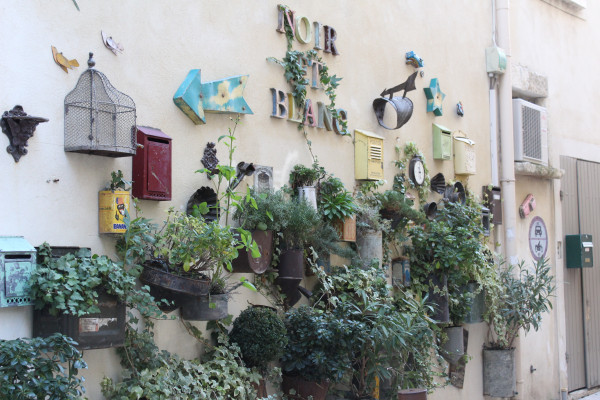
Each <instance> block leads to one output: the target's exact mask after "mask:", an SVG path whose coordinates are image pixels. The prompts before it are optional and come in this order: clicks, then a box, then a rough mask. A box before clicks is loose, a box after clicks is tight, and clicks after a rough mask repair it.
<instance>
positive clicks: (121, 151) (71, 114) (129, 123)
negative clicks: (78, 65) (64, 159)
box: [65, 53, 136, 157]
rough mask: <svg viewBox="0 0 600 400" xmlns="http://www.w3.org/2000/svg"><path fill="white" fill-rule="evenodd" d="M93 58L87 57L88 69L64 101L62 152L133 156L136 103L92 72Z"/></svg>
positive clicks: (97, 73) (106, 79) (99, 75)
mask: <svg viewBox="0 0 600 400" xmlns="http://www.w3.org/2000/svg"><path fill="white" fill-rule="evenodd" d="M92 56H93V54H92V53H90V59H89V60H88V66H89V68H88V69H87V70H86V71H85V72H84V73H83V74H81V76H80V77H79V81H77V85H76V86H75V89H73V90H72V91H71V92H70V93H69V94H67V96H66V97H65V151H72V152H76V153H86V154H95V155H100V156H107V157H125V156H132V155H134V154H135V150H136V143H135V140H136V139H135V134H136V115H135V103H134V102H133V100H132V99H131V97H129V96H127V95H126V94H124V93H121V92H119V91H118V90H117V89H115V88H114V87H113V85H111V83H110V82H109V80H108V78H106V76H105V75H104V74H103V73H101V72H99V71H97V70H95V69H94V65H95V64H96V63H95V62H94V60H93V59H92Z"/></svg>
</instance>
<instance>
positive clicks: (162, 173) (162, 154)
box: [148, 138, 171, 192]
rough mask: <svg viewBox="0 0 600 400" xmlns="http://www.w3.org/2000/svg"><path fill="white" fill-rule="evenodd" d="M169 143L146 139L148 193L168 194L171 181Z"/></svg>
mask: <svg viewBox="0 0 600 400" xmlns="http://www.w3.org/2000/svg"><path fill="white" fill-rule="evenodd" d="M170 166H171V151H170V148H169V142H164V141H160V140H156V139H154V138H148V191H150V192H168V191H169V186H170V185H169V183H170V181H171V168H170Z"/></svg>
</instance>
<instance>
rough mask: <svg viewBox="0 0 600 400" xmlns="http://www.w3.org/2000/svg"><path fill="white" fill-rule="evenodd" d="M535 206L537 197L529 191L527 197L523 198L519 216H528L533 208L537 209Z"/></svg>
mask: <svg viewBox="0 0 600 400" xmlns="http://www.w3.org/2000/svg"><path fill="white" fill-rule="evenodd" d="M535 206H536V203H535V197H533V195H532V194H531V193H529V194H528V195H527V197H525V200H523V203H521V205H520V206H519V216H520V217H521V218H527V216H528V215H529V214H530V213H531V212H532V211H533V210H535Z"/></svg>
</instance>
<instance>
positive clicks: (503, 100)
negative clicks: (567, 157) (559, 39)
mask: <svg viewBox="0 0 600 400" xmlns="http://www.w3.org/2000/svg"><path fill="white" fill-rule="evenodd" d="M496 36H497V37H496V43H497V45H498V46H499V47H500V48H502V49H503V50H504V51H505V52H506V72H505V73H504V74H503V75H502V76H501V77H500V78H499V85H498V105H499V112H500V118H499V120H500V121H499V122H500V186H501V187H502V197H503V201H502V213H503V221H502V227H503V230H504V232H503V233H504V242H503V245H504V257H505V260H506V262H508V263H510V264H513V265H514V264H517V263H518V257H517V242H516V232H517V203H516V185H515V153H514V148H515V147H514V133H513V109H512V76H511V63H512V60H511V46H510V0H496ZM516 342H517V343H515V344H516V348H517V349H516V351H515V375H516V377H517V392H518V393H519V394H518V395H517V396H516V397H515V398H517V399H518V398H522V396H523V394H522V392H523V366H522V362H521V346H520V338H519V337H517V340H516Z"/></svg>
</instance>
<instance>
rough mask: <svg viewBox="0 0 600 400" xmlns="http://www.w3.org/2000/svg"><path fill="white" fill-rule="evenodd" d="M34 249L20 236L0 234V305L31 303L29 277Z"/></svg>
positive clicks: (12, 305) (27, 304)
mask: <svg viewBox="0 0 600 400" xmlns="http://www.w3.org/2000/svg"><path fill="white" fill-rule="evenodd" d="M35 259H36V251H35V248H34V247H33V246H32V245H31V244H29V242H28V241H27V240H25V239H24V238H23V237H22V236H0V307H15V306H29V305H32V304H33V299H32V298H31V295H30V292H29V277H30V276H31V272H32V271H33V269H34V268H35Z"/></svg>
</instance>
